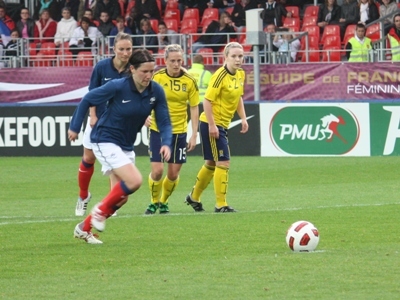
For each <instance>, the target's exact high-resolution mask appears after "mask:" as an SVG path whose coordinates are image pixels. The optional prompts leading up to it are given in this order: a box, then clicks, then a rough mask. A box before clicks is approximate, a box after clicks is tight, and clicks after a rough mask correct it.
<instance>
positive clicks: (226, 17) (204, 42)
mask: <svg viewBox="0 0 400 300" xmlns="http://www.w3.org/2000/svg"><path fill="white" fill-rule="evenodd" d="M231 23H232V20H231V15H230V14H229V13H227V12H223V13H222V14H220V16H219V21H212V22H211V23H210V25H208V27H207V29H206V32H205V34H203V35H202V36H200V38H199V39H198V40H197V41H196V42H195V43H193V45H192V53H196V52H197V51H198V50H199V49H201V48H204V47H207V48H211V49H213V51H214V52H218V51H219V50H220V48H221V47H222V46H223V45H224V44H226V43H227V42H228V40H229V39H230V38H236V34H235V29H234V28H233V26H232V25H231ZM228 35H229V39H228Z"/></svg>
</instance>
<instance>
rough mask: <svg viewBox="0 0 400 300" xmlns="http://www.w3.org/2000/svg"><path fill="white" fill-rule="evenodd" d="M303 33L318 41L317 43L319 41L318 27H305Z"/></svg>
mask: <svg viewBox="0 0 400 300" xmlns="http://www.w3.org/2000/svg"><path fill="white" fill-rule="evenodd" d="M302 31H304V32H308V35H309V36H311V35H312V36H314V37H316V38H317V39H318V41H319V40H320V30H319V27H318V26H317V25H313V26H306V27H304V28H303V30H302Z"/></svg>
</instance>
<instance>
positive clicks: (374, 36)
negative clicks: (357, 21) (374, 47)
mask: <svg viewBox="0 0 400 300" xmlns="http://www.w3.org/2000/svg"><path fill="white" fill-rule="evenodd" d="M365 35H366V37H368V38H370V39H371V41H372V42H375V41H377V40H380V39H381V25H380V23H375V24H372V25H370V26H368V27H367V32H366V34H365Z"/></svg>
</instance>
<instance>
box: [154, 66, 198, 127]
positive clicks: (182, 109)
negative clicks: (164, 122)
mask: <svg viewBox="0 0 400 300" xmlns="http://www.w3.org/2000/svg"><path fill="white" fill-rule="evenodd" d="M153 80H154V81H155V82H158V83H159V84H160V85H161V86H162V87H163V89H164V92H165V97H166V99H167V105H168V110H169V115H170V119H171V125H172V133H173V134H179V133H185V132H187V122H188V116H187V105H188V104H189V106H197V105H199V102H200V100H199V88H198V87H197V83H196V79H194V78H193V77H192V76H190V75H189V74H188V73H186V72H184V71H183V70H182V71H181V74H180V75H179V76H178V77H171V76H169V75H168V73H167V69H166V68H164V69H161V70H158V71H157V72H155V73H154V75H153ZM151 117H152V122H151V126H150V129H153V130H156V131H158V128H157V124H156V120H155V114H154V111H152V113H151Z"/></svg>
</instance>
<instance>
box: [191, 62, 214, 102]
mask: <svg viewBox="0 0 400 300" xmlns="http://www.w3.org/2000/svg"><path fill="white" fill-rule="evenodd" d="M188 73H189V74H190V75H192V77H193V78H194V79H196V82H197V86H198V87H199V98H200V102H203V100H204V95H205V94H206V90H207V87H208V83H209V82H210V79H211V76H212V74H211V72H210V71H208V70H206V69H205V68H204V58H203V56H202V55H200V54H196V55H195V56H194V57H193V63H192V67H191V68H190V69H189V70H188Z"/></svg>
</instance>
